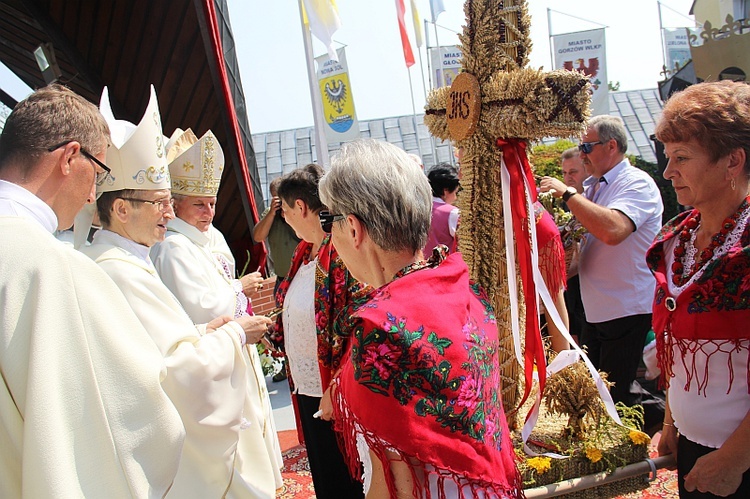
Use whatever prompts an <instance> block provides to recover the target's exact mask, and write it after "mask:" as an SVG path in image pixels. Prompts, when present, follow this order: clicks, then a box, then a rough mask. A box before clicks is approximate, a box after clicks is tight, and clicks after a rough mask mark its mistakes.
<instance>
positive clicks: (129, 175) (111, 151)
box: [96, 85, 171, 194]
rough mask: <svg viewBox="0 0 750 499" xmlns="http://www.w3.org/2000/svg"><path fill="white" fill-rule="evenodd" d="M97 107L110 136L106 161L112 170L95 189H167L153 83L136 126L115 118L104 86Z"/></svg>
mask: <svg viewBox="0 0 750 499" xmlns="http://www.w3.org/2000/svg"><path fill="white" fill-rule="evenodd" d="M99 111H100V112H101V113H102V115H103V116H104V119H105V120H106V121H107V125H109V131H110V134H111V136H112V145H111V146H110V147H109V148H108V149H107V161H106V163H107V166H108V167H109V168H110V169H111V170H112V171H111V173H110V174H109V175H107V176H106V177H105V179H104V181H103V182H102V183H101V184H98V185H97V186H96V192H97V193H99V194H100V193H102V192H112V191H119V190H122V189H139V190H147V191H153V190H158V189H169V188H170V187H171V183H170V179H169V163H168V161H167V154H166V151H165V149H164V136H163V135H162V129H161V117H160V115H159V103H158V101H157V100H156V90H154V86H153V85H151V96H150V98H149V101H148V106H146V111H145V112H144V113H143V118H141V122H140V123H138V126H135V125H133V124H132V123H130V122H128V121H123V120H118V119H115V116H114V114H113V113H112V107H111V105H110V102H109V91H108V90H107V87H104V91H103V92H102V99H101V103H100V104H99Z"/></svg>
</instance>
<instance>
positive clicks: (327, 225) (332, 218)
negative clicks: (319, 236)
mask: <svg viewBox="0 0 750 499" xmlns="http://www.w3.org/2000/svg"><path fill="white" fill-rule="evenodd" d="M318 218H319V219H320V227H321V228H322V229H323V232H327V233H330V232H331V230H333V222H338V221H339V220H343V219H345V218H346V215H334V214H333V213H331V212H328V211H321V212H320V213H319V214H318Z"/></svg>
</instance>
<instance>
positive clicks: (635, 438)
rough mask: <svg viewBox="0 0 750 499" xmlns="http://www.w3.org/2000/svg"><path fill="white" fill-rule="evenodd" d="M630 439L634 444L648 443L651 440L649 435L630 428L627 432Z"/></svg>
mask: <svg viewBox="0 0 750 499" xmlns="http://www.w3.org/2000/svg"><path fill="white" fill-rule="evenodd" d="M628 436H629V437H630V441H631V442H633V443H634V444H635V445H648V444H649V443H650V442H651V437H649V436H648V435H646V434H645V433H643V432H642V431H638V430H630V433H628Z"/></svg>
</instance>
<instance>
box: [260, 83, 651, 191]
mask: <svg viewBox="0 0 750 499" xmlns="http://www.w3.org/2000/svg"><path fill="white" fill-rule="evenodd" d="M609 108H610V114H611V115H613V116H619V117H621V118H622V120H623V122H624V123H625V127H626V129H627V132H628V153H629V154H633V155H635V156H641V157H642V158H643V159H645V160H646V161H650V162H653V163H656V154H655V149H654V143H653V142H652V141H651V140H650V139H649V136H650V135H651V134H653V133H654V126H655V121H656V118H657V117H658V116H659V115H660V114H661V109H662V102H661V100H660V98H659V91H658V90H657V89H655V88H654V89H646V90H629V91H621V92H610V93H609ZM423 118H424V115H423V114H418V115H417V116H416V118H415V117H414V116H412V115H407V116H398V117H393V118H381V119H375V120H367V121H360V122H359V129H360V136H361V137H362V138H368V137H369V138H373V139H380V140H385V141H387V142H390V143H392V144H395V145H397V146H399V147H401V148H403V149H404V150H405V151H406V152H409V153H414V154H417V155H420V156H421V157H422V161H423V163H424V166H425V170H429V169H430V167H432V166H434V165H435V164H437V163H441V162H451V161H452V160H453V151H452V148H451V145H450V143H449V142H447V141H446V142H443V141H441V140H439V139H435V138H434V137H432V136H431V135H430V133H429V131H428V130H427V127H426V126H425V125H424V123H423V122H422V119H423ZM556 140H557V139H556V138H550V139H548V140H545V141H544V142H545V143H548V142H555V141H556ZM253 146H254V148H255V159H256V163H257V165H258V173H259V175H260V180H261V183H262V184H263V193H264V197H265V198H266V200H267V199H268V184H269V183H270V181H271V180H273V179H274V178H276V177H278V176H280V175H283V174H285V173H288V172H290V171H292V170H294V169H295V168H297V167H298V166H304V165H306V164H307V163H311V162H314V161H316V159H317V156H316V153H315V147H314V146H315V133H314V130H313V127H311V126H310V127H305V128H296V129H292V130H283V131H279V132H267V133H256V134H253ZM340 147H341V143H333V144H328V151H329V153H333V152H334V151H336V150H338V149H339V148H340ZM420 147H421V150H420Z"/></svg>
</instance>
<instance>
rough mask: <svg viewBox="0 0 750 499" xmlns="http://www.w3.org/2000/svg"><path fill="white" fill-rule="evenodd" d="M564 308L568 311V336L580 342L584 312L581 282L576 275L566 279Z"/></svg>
mask: <svg viewBox="0 0 750 499" xmlns="http://www.w3.org/2000/svg"><path fill="white" fill-rule="evenodd" d="M565 308H566V309H567V310H568V322H570V329H569V330H570V334H572V335H574V336H577V339H578V340H579V341H580V338H581V330H582V329H583V325H584V324H585V323H586V312H585V311H584V310H583V300H582V299H581V281H580V279H579V278H578V275H574V276H573V277H571V278H570V279H568V289H566V290H565Z"/></svg>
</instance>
